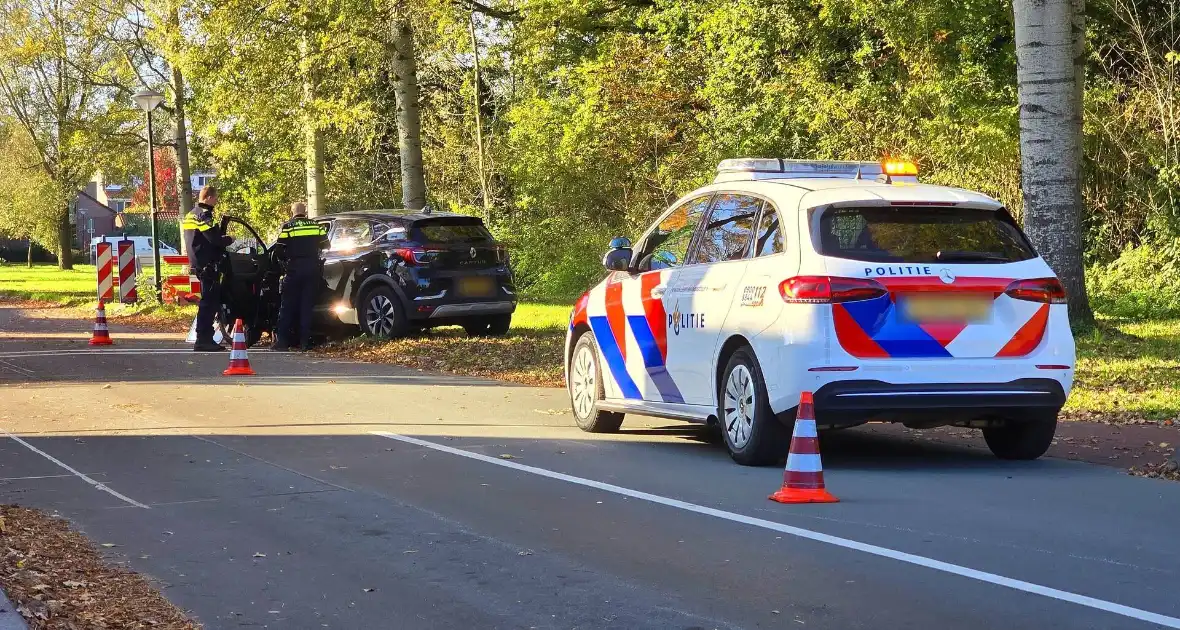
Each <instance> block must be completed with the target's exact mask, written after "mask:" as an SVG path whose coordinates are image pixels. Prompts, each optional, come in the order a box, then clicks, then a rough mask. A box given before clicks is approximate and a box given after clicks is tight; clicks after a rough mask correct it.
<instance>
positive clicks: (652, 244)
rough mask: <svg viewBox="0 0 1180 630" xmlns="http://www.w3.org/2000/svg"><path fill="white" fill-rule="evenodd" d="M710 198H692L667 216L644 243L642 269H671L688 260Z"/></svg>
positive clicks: (640, 265)
mask: <svg viewBox="0 0 1180 630" xmlns="http://www.w3.org/2000/svg"><path fill="white" fill-rule="evenodd" d="M710 198H711V197H710V196H708V195H706V196H704V197H697V198H696V199H690V200H689V201H686V202H684V203H683V204H681V205H680V206H678V207H677V208H676V209H675V210H673V211H672V212H670V213H668V214H667V215H666V216H664V218H663V220H661V221H660V223H659V225H657V226H656V229H655V230H654V231H652V233H651V234H650V235H648V237H647V240H646V241H645V242H644V244H643V250H642V251H641V252H640V257H639V270H640V271H650V270H652V269H670V268H672V267H679V266H681V265H683V264H684V261H685V260H686V259H687V257H688V247H689V245H691V244H692V237H693V235H694V234H696V231H697V226H699V225H700V224H701V219H702V218H703V217H704V216H705V210H706V209H707V208H708V207H709V199H710Z"/></svg>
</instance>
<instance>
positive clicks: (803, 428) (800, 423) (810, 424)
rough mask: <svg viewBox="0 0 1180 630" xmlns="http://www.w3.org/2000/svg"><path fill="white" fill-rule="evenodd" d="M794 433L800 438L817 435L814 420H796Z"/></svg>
mask: <svg viewBox="0 0 1180 630" xmlns="http://www.w3.org/2000/svg"><path fill="white" fill-rule="evenodd" d="M794 435H795V437H801V438H813V437H819V433H817V432H816V430H815V420H811V419H810V418H802V419H800V420H796V421H795V431H794Z"/></svg>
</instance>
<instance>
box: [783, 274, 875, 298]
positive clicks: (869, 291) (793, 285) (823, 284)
mask: <svg viewBox="0 0 1180 630" xmlns="http://www.w3.org/2000/svg"><path fill="white" fill-rule="evenodd" d="M778 292H779V294H781V295H782V296H783V301H784V302H788V303H791V304H834V303H837V302H855V301H857V300H871V299H873V298H879V297H881V296H883V295H885V294H886V293H888V291H887V290H886V289H885V287H883V286H881V283H879V282H877V281H876V280H869V279H868V278H837V277H831V276H795V277H794V278H788V279H786V280H783V281H782V283H781V284H779V285H778Z"/></svg>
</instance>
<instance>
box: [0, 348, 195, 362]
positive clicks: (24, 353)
mask: <svg viewBox="0 0 1180 630" xmlns="http://www.w3.org/2000/svg"><path fill="white" fill-rule="evenodd" d="M186 352H187V353H189V354H196V353H194V352H193V350H192V348H106V349H103V350H98V349H89V348H63V349H61V350H12V351H9V352H0V359H20V358H30V357H58V356H84V355H101V354H107V355H120V356H122V355H137V354H183V353H186Z"/></svg>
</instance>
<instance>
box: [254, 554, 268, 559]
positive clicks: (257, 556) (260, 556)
mask: <svg viewBox="0 0 1180 630" xmlns="http://www.w3.org/2000/svg"><path fill="white" fill-rule="evenodd" d="M254 557H255V558H265V557H266V554H264V553H256V554H254Z"/></svg>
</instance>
